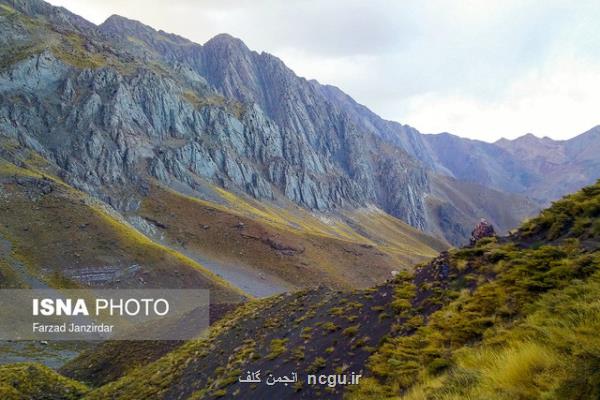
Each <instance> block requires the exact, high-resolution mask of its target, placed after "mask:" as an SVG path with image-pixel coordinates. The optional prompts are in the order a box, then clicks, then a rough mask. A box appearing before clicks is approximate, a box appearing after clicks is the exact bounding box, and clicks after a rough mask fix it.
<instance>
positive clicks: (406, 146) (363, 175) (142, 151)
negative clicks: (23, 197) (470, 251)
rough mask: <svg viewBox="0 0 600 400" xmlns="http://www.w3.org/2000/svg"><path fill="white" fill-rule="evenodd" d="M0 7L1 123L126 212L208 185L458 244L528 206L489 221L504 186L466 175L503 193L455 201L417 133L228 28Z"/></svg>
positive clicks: (5, 131) (502, 224)
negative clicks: (150, 187) (196, 28)
mask: <svg viewBox="0 0 600 400" xmlns="http://www.w3.org/2000/svg"><path fill="white" fill-rule="evenodd" d="M2 3H3V7H2V10H1V13H2V15H1V17H0V18H1V19H0V29H1V31H2V38H3V39H2V40H3V43H2V48H1V50H0V51H1V53H2V60H3V62H2V70H1V72H0V134H1V135H4V136H8V137H10V138H14V139H17V140H18V141H19V142H20V143H22V144H25V145H27V146H29V147H30V148H32V149H34V150H36V151H37V152H39V153H40V154H41V155H42V156H43V157H45V158H47V159H48V160H50V161H52V162H53V163H55V164H56V165H57V166H58V167H59V169H60V171H61V174H62V175H63V176H62V177H63V178H64V179H65V180H67V181H68V182H69V183H70V184H72V185H74V186H75V187H77V188H79V189H82V190H85V191H86V192H88V193H91V194H93V195H95V196H98V197H99V198H101V199H103V200H106V201H107V202H109V203H110V204H112V205H113V206H114V207H115V208H117V209H119V210H135V209H136V207H137V206H138V205H139V201H140V197H143V195H144V188H145V187H146V186H147V180H148V179H149V178H151V179H157V180H159V181H160V182H162V183H164V184H166V185H169V186H170V187H172V188H175V189H176V190H184V191H186V192H190V193H192V194H194V195H196V196H200V197H201V196H202V193H203V188H204V187H205V185H206V184H207V183H212V184H217V185H220V186H222V187H224V188H227V189H229V190H233V191H237V192H239V193H245V194H247V195H250V196H252V197H254V198H256V199H259V200H261V201H269V202H275V203H278V204H280V205H284V204H286V203H289V202H290V201H291V202H293V203H296V204H298V205H301V206H303V207H306V208H309V209H312V210H317V211H322V212H330V211H335V210H341V209H344V208H348V207H352V208H354V207H359V206H366V205H374V206H376V207H379V208H381V209H383V210H384V211H386V212H388V213H389V214H391V215H393V216H396V217H398V218H400V219H402V220H404V221H406V222H408V223H409V224H411V225H412V226H415V227H417V228H419V229H422V230H424V231H426V232H430V233H435V234H438V235H440V236H443V237H446V238H447V239H449V240H451V241H452V242H455V243H458V242H460V241H462V240H465V239H466V237H468V231H469V228H470V227H471V226H472V225H473V223H474V222H475V221H477V220H478V218H479V217H485V218H487V219H489V220H490V221H492V222H493V223H494V224H495V225H496V226H498V227H499V228H500V229H501V230H504V229H507V228H510V227H511V226H512V224H514V223H516V222H518V220H519V219H520V218H521V217H523V216H525V215H528V214H530V213H531V212H532V210H534V209H535V208H536V205H535V204H534V203H531V202H527V201H525V200H522V199H520V200H521V201H522V202H524V203H526V204H527V206H525V207H524V208H523V209H524V210H523V211H524V212H521V211H519V212H517V213H513V215H512V219H511V218H509V219H508V220H506V219H505V220H502V221H498V220H497V219H495V218H494V216H495V215H500V214H503V213H505V212H504V211H505V210H506V208H507V207H510V202H509V200H510V199H511V196H510V195H506V194H503V193H500V192H494V191H490V190H489V189H486V188H483V187H480V186H477V185H473V184H469V190H470V191H472V192H482V193H490V195H489V197H495V198H498V199H504V200H506V201H495V202H492V203H490V204H476V200H472V199H471V200H470V199H462V200H461V201H454V200H453V198H455V197H456V196H455V194H456V192H457V190H458V189H457V184H456V182H457V181H454V180H448V179H443V184H440V181H441V179H440V178H438V177H437V174H439V173H440V172H442V173H446V172H447V171H444V168H442V167H440V165H438V164H436V163H435V160H434V158H433V157H431V155H430V151H429V150H428V147H427V144H426V143H425V142H424V141H423V138H422V135H420V134H419V133H418V132H417V131H416V130H414V129H412V128H410V127H406V126H402V125H400V124H396V123H391V122H387V121H384V120H381V119H380V118H379V117H377V116H376V115H375V114H373V113H371V112H370V111H369V110H368V109H366V108H365V107H363V106H360V105H359V104H357V103H355V102H354V101H353V100H352V99H351V98H349V97H348V96H346V95H345V94H344V93H343V92H341V91H339V90H338V89H336V88H332V87H328V86H322V85H320V84H318V83H316V82H314V81H307V80H305V79H303V78H299V77H297V76H296V75H295V74H294V73H293V72H292V71H291V70H290V69H288V68H287V67H286V66H285V65H284V64H283V63H282V62H281V61H280V60H279V59H277V58H276V57H274V56H272V55H269V54H265V53H262V54H258V53H256V52H253V51H250V50H249V49H248V48H247V47H246V46H245V45H244V44H243V42H242V41H240V40H239V39H235V38H232V37H231V36H228V35H219V36H217V37H215V38H213V39H211V40H210V41H209V42H207V43H206V44H205V45H204V46H200V45H197V44H194V43H192V42H189V41H187V40H186V39H183V38H181V37H178V36H175V35H171V34H167V33H164V32H157V31H155V30H153V29H152V28H150V27H147V26H145V25H143V24H141V23H139V22H136V21H130V20H127V19H125V18H122V17H118V16H113V17H111V18H109V19H108V20H107V21H106V22H105V23H104V24H102V25H101V26H98V27H96V26H94V25H92V24H90V23H88V22H86V21H84V20H82V19H81V18H79V17H77V16H75V15H73V14H71V13H69V12H68V11H66V10H64V9H58V8H54V7H51V6H49V5H47V4H46V3H43V2H39V1H34V0H31V1H5V2H2ZM447 174H448V175H450V173H447ZM461 185H463V186H464V185H465V183H461ZM439 210H444V215H445V216H449V215H450V216H451V215H457V216H460V218H459V219H458V220H457V221H452V223H446V222H444V221H443V220H442V219H443V218H445V217H444V216H441V217H440V212H439ZM509 220H510V221H509Z"/></svg>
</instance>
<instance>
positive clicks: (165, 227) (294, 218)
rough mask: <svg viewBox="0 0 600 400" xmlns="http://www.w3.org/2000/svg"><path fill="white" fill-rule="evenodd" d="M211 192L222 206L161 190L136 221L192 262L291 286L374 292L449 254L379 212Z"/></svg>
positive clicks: (148, 197) (151, 195)
mask: <svg viewBox="0 0 600 400" xmlns="http://www.w3.org/2000/svg"><path fill="white" fill-rule="evenodd" d="M211 190H212V191H213V194H214V195H215V196H216V200H214V201H211V202H209V201H204V200H198V199H197V198H193V197H189V196H185V195H182V194H181V193H178V192H176V191H173V190H170V189H167V188H164V187H161V186H158V185H155V186H153V187H152V188H151V189H150V190H149V192H148V193H147V195H146V196H145V197H144V199H143V201H142V205H141V208H140V210H139V211H138V212H136V213H135V214H136V215H137V216H139V217H141V218H142V219H143V220H145V221H146V224H149V225H151V226H152V231H153V234H154V235H155V236H157V237H161V238H163V239H164V241H165V243H169V245H171V246H174V247H176V248H181V249H184V251H186V252H187V254H190V255H191V256H192V255H194V254H197V255H199V256H201V257H204V258H208V259H210V260H215V261H219V262H221V263H223V264H225V265H235V266H238V267H247V268H248V269H250V270H252V271H259V273H264V274H266V275H267V277H268V276H274V277H276V278H278V279H280V280H283V281H285V282H286V283H287V284H289V285H290V287H305V286H313V285H316V284H327V285H331V286H334V287H342V288H343V287H347V288H350V287H354V288H356V287H367V286H372V285H374V284H376V283H379V282H382V281H384V280H386V279H388V278H390V277H391V271H393V270H401V269H405V268H409V267H410V266H412V265H414V264H415V263H418V262H422V261H423V260H426V259H428V258H431V257H433V256H434V255H435V254H436V252H437V251H439V250H441V249H443V248H445V244H444V243H443V242H441V241H439V240H436V239H434V238H431V237H429V236H427V235H425V234H423V233H421V232H419V231H417V230H416V229H414V228H411V227H409V226H408V225H406V224H404V223H402V222H400V221H399V220H397V219H396V218H393V217H391V216H389V215H387V214H385V213H383V212H382V211H379V210H377V209H361V210H355V211H348V212H347V213H346V214H345V215H344V216H343V217H340V216H326V215H323V214H321V215H317V214H312V213H310V212H308V211H306V210H304V209H301V208H299V207H297V206H294V205H292V204H287V205H286V207H283V206H275V205H269V204H266V203H258V202H256V201H253V200H251V199H246V198H244V197H243V196H241V195H234V194H232V193H230V192H226V191H224V190H222V189H219V188H215V187H211ZM265 279H268V278H265Z"/></svg>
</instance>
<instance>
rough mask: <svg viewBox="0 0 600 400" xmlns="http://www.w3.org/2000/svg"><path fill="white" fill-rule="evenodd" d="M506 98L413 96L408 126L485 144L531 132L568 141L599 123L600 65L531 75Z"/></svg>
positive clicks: (551, 68) (560, 63)
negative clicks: (485, 142) (489, 99)
mask: <svg viewBox="0 0 600 400" xmlns="http://www.w3.org/2000/svg"><path fill="white" fill-rule="evenodd" d="M504 93H505V94H504V95H503V96H502V97H501V98H498V99H496V100H494V101H482V100H481V99H479V98H476V97H470V96H468V95H467V96H465V95H461V94H455V95H444V94H442V93H435V92H431V93H425V94H421V95H417V96H413V97H411V98H410V99H409V100H408V102H407V104H406V105H403V107H404V110H405V111H404V113H403V114H404V120H405V121H406V123H408V124H410V125H413V126H416V127H419V128H420V129H421V130H422V131H424V132H443V131H446V132H452V133H455V134H458V135H460V136H466V137H470V138H474V139H481V140H486V141H495V140H497V139H498V138H500V137H507V138H515V137H517V136H520V135H522V134H525V133H528V132H533V133H535V134H536V135H538V136H549V137H552V138H554V139H568V138H569V137H572V136H573V135H574V134H577V133H582V132H584V131H586V130H587V129H589V128H591V127H593V126H595V125H597V124H599V123H600V113H599V112H598V104H600V64H589V63H586V62H581V61H579V60H576V59H560V60H554V61H553V62H550V63H549V65H548V66H546V67H544V68H539V69H538V68H533V69H531V70H530V71H529V72H528V73H527V74H525V76H523V77H521V78H519V79H518V80H516V81H514V82H513V83H511V85H510V86H509V87H507V89H506V90H505V91H504Z"/></svg>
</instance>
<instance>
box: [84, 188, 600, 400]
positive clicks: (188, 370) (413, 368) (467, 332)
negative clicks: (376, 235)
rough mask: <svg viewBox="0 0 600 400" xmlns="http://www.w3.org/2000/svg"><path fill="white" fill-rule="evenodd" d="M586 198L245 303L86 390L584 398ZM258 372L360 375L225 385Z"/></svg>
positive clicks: (591, 280)
mask: <svg viewBox="0 0 600 400" xmlns="http://www.w3.org/2000/svg"><path fill="white" fill-rule="evenodd" d="M599 205H600V183H599V184H596V185H594V186H591V187H588V188H586V189H584V190H582V191H581V192H578V193H576V194H574V195H571V196H568V197H566V198H565V199H563V200H561V201H559V202H556V203H555V204H554V205H553V206H552V207H551V208H549V209H548V210H545V211H544V212H543V213H542V214H541V215H540V216H539V217H537V218H534V219H532V220H530V221H528V222H526V223H525V224H524V225H523V226H522V228H521V229H520V230H519V231H518V232H516V233H515V234H514V235H512V236H510V237H508V238H498V239H495V238H489V239H483V240H481V241H480V242H478V243H477V245H475V246H472V247H466V248H462V249H455V250H452V251H449V252H445V253H442V254H441V255H440V256H439V257H437V258H436V259H435V260H434V261H432V262H430V263H427V264H423V265H421V266H419V267H418V268H417V269H416V270H415V271H414V272H413V273H409V272H402V273H400V274H399V275H398V276H397V277H396V278H395V279H394V280H393V281H390V282H388V283H386V284H384V285H380V286H377V287H375V288H373V289H367V290H362V291H354V292H331V291H328V290H325V289H321V290H311V291H304V292H299V293H296V294H292V295H281V296H277V297H273V298H270V299H266V300H261V301H253V302H250V303H247V304H245V305H244V306H242V307H240V308H238V309H237V310H236V311H235V312H233V313H231V314H229V315H228V316H227V317H226V318H225V319H223V320H222V321H220V322H218V323H217V324H215V325H214V326H213V328H212V329H211V333H210V335H209V337H208V338H207V339H203V340H199V341H192V342H188V343H186V344H185V345H183V346H181V347H179V348H178V349H175V350H174V351H172V352H171V353H169V354H168V355H166V356H164V357H162V358H161V359H159V360H157V361H155V362H153V363H151V364H149V365H147V366H145V367H142V368H140V369H137V370H135V371H133V372H131V373H129V374H126V375H125V376H123V377H121V378H120V379H118V380H115V381H114V382H112V383H108V384H105V385H103V386H102V387H100V388H98V389H95V390H93V391H91V392H90V393H89V394H88V395H87V396H86V398H91V399H102V398H132V396H134V395H139V394H142V395H144V396H146V397H147V398H171V397H174V396H176V397H178V398H220V397H226V398H236V397H239V398H244V399H247V398H250V399H252V398H256V399H261V398H265V396H272V395H274V394H276V396H277V397H278V398H290V399H291V398H316V397H317V396H321V397H323V398H341V397H343V396H346V397H348V398H352V399H369V398H372V399H382V398H396V399H402V398H404V399H464V398H472V399H540V398H545V399H564V398H569V399H592V398H597V397H598V394H599V392H598V389H599V388H600V372H599V371H600V369H599V368H598V366H599V365H600V354H599V353H598V348H600V347H599V346H598V345H599V343H598V338H597V335H596V332H597V329H598V328H599V326H598V321H600V303H599V302H598V299H599V298H600V270H599V267H600V253H599V252H598V249H599V248H600V231H599V230H598V229H597V228H598V219H599V217H600V206H599ZM257 369H261V370H262V371H277V373H278V374H286V373H288V372H289V371H294V370H295V371H299V372H300V373H301V374H306V373H309V372H311V371H318V372H319V373H325V374H328V373H341V372H343V371H347V372H349V371H354V372H359V371H362V372H363V374H364V375H365V376H366V377H365V378H364V379H363V380H362V381H361V384H360V385H358V386H352V387H346V388H343V387H340V386H338V387H336V388H328V387H326V386H319V385H317V386H307V385H306V382H305V381H304V384H302V385H300V384H298V385H297V386H295V387H293V388H286V387H283V386H281V387H278V388H274V387H273V388H271V387H268V386H265V385H254V386H242V384H241V383H239V382H238V381H237V377H238V376H239V375H240V374H241V373H242V371H246V370H251V371H252V370H257ZM148 377H150V379H148Z"/></svg>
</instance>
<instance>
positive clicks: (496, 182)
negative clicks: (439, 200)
mask: <svg viewBox="0 0 600 400" xmlns="http://www.w3.org/2000/svg"><path fill="white" fill-rule="evenodd" d="M423 138H424V140H425V142H426V143H427V146H428V148H429V149H430V153H431V154H432V155H433V156H432V157H433V159H434V160H435V164H436V165H438V168H441V170H443V171H446V173H448V174H450V176H453V177H455V178H457V179H460V180H465V181H468V182H473V183H477V184H480V185H484V186H486V187H490V188H494V189H497V190H501V191H505V192H511V193H516V194H522V195H527V196H528V197H530V198H533V199H536V200H538V201H540V202H541V203H543V204H549V203H550V201H552V200H555V199H557V198H559V197H561V196H563V195H565V194H567V193H570V192H573V191H575V190H577V189H579V188H581V187H582V186H585V185H587V184H590V183H591V182H593V181H594V179H597V178H598V176H599V174H600V162H599V161H598V157H596V156H595V154H597V151H598V150H599V146H600V144H599V143H600V128H599V127H595V128H593V129H591V130H589V131H587V132H585V133H582V134H580V135H578V136H576V137H574V138H572V139H569V140H552V139H550V138H548V137H544V138H538V137H536V136H534V135H533V134H527V135H524V136H521V137H519V138H517V139H514V140H507V139H500V140H498V141H497V142H495V143H485V142H481V141H478V140H468V139H463V138H459V137H458V136H454V135H451V134H448V133H443V134H438V135H424V136H423Z"/></svg>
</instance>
